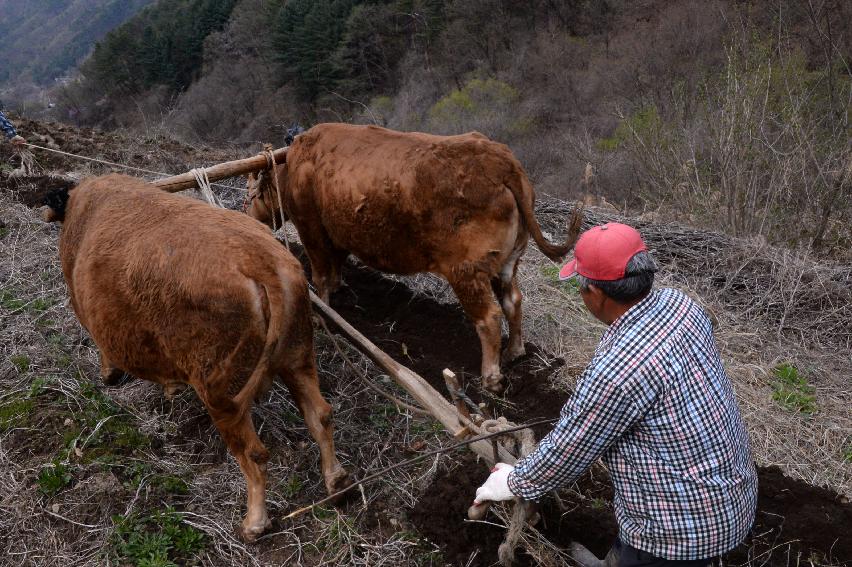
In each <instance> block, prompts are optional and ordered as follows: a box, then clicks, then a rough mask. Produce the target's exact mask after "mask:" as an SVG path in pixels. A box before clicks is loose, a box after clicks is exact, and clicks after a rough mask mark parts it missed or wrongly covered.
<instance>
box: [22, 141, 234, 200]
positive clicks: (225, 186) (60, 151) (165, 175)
mask: <svg viewBox="0 0 852 567" xmlns="http://www.w3.org/2000/svg"><path fill="white" fill-rule="evenodd" d="M23 145H24V146H29V147H31V148H38V149H39V150H44V151H46V152H53V153H55V154H62V155H64V156H70V157H73V158H77V159H82V160H86V161H92V162H95V163H102V164H104V165H111V166H113V167H121V168H124V169H129V170H131V171H139V172H142V173H149V174H151V175H158V176H160V177H172V176H173V175H174V174H172V173H163V172H161V171H153V170H151V169H144V168H142V167H134V166H132V165H125V164H123V163H115V162H114V161H106V160H103V159H98V158H92V157H87V156H81V155H79V154H72V153H70V152H63V151H62V150H56V149H54V148H46V147H44V146H39V145H36V144H31V143H29V142H23ZM210 185H211V186H213V187H221V188H223V189H233V187H230V186H228V185H222V184H221V183H210Z"/></svg>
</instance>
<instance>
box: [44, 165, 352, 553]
mask: <svg viewBox="0 0 852 567" xmlns="http://www.w3.org/2000/svg"><path fill="white" fill-rule="evenodd" d="M47 204H48V207H49V209H48V210H47V213H46V219H47V220H51V221H62V222H63V226H62V233H61V235H60V239H59V255H60V259H61V261H62V272H63V274H64V275H65V281H66V283H67V284H68V293H69V295H70V297H71V304H72V306H73V307H74V311H75V313H76V314H77V317H78V318H79V319H80V323H82V325H83V326H84V327H85V328H86V329H87V330H88V331H89V333H90V334H91V336H92V339H94V341H95V343H96V344H97V346H98V349H99V350H100V354H101V373H102V375H103V378H104V380H105V381H107V382H110V381H111V380H114V379H115V378H116V376H117V375H121V374H122V372H123V371H126V372H129V373H132V374H134V375H136V376H138V377H140V378H144V379H146V380H151V381H154V382H159V383H161V384H163V385H164V386H169V385H173V384H176V383H185V384H189V385H191V386H192V387H193V388H194V389H195V391H196V393H197V394H198V397H199V398H200V399H201V401H202V402H204V405H205V406H206V407H207V409H208V411H209V412H210V416H211V418H212V419H213V423H214V424H215V425H216V428H217V429H218V430H219V433H220V434H221V435H222V438H223V439H224V441H225V443H226V444H227V445H228V449H230V451H231V453H232V454H233V455H234V457H236V459H237V461H238V462H239V464H240V468H241V469H242V472H243V474H244V475H245V478H246V482H247V485H248V491H247V492H248V511H247V513H246V516H245V519H244V520H243V523H242V534H243V537H244V538H245V539H247V540H249V541H251V540H253V539H255V538H256V537H257V536H258V535H259V534H260V533H262V532H263V531H264V530H265V529H266V528H267V527H268V526H269V523H270V522H269V518H268V516H267V513H266V496H265V491H266V462H267V460H268V458H269V453H268V451H267V449H266V447H264V445H263V443H262V442H261V441H260V439H259V438H258V436H257V433H256V431H255V428H254V425H253V424H252V419H251V405H252V402H253V401H254V400H255V398H257V397H258V396H259V395H261V394H262V393H263V392H265V391H266V390H268V388H269V387H270V386H271V383H272V380H273V378H274V377H276V376H280V377H281V378H282V379H283V380H284V382H285V384H286V385H287V387H288V388H289V390H290V392H291V394H292V395H293V398H294V399H295V401H296V404H297V405H298V407H299V410H300V411H301V412H302V415H303V416H304V418H305V422H306V424H307V426H308V430H309V431H310V433H311V436H312V437H313V438H314V440H316V442H317V443H318V444H319V447H320V452H321V456H322V471H323V475H324V477H325V484H326V489H327V490H328V491H329V493H332V492H335V491H337V490H338V489H340V488H343V487H344V486H346V485H348V484H349V482H350V481H349V476H348V474H347V473H346V471H345V470H344V469H343V467H342V466H341V465H340V463H339V462H338V460H337V457H336V456H335V451H334V441H333V439H332V414H331V407H330V406H329V405H328V403H327V402H326V401H325V400H324V399H323V397H322V395H321V394H320V391H319V386H318V379H317V370H316V361H315V357H314V344H313V329H312V326H311V318H310V303H309V300H308V289H307V281H306V280H305V276H304V274H303V271H302V267H301V265H300V264H299V263H298V262H297V261H296V259H295V258H293V256H292V255H290V253H289V252H287V251H286V250H284V248H282V247H281V246H280V245H279V244H278V242H277V241H276V240H275V239H274V238H273V236H272V235H271V234H270V233H269V231H268V230H267V229H266V228H265V227H263V226H262V225H260V224H259V223H257V222H255V221H253V220H251V219H249V218H247V217H246V216H245V215H242V214H239V213H236V212H233V211H227V210H224V209H216V208H213V207H210V206H209V205H206V204H204V203H202V202H200V201H195V200H193V199H189V198H187V197H182V196H178V195H170V194H168V193H163V192H162V191H160V190H159V189H156V188H155V187H153V186H151V185H150V184H148V183H145V182H144V181H140V180H138V179H135V178H133V177H127V176H122V175H108V176H104V177H100V178H93V179H88V180H85V181H83V183H81V184H80V185H79V186H78V187H76V188H75V189H72V190H71V191H70V192H69V191H68V190H67V189H60V190H56V191H54V192H53V193H51V194H49V195H48V197H47Z"/></svg>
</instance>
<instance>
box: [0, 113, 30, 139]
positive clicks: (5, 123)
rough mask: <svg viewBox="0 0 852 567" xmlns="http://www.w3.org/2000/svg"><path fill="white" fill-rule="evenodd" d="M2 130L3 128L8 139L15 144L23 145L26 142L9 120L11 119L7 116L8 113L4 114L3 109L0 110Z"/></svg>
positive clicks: (0, 127)
mask: <svg viewBox="0 0 852 567" xmlns="http://www.w3.org/2000/svg"><path fill="white" fill-rule="evenodd" d="M0 130H3V133H4V134H5V135H6V139H7V140H9V141H10V142H12V143H13V144H15V145H16V146H20V145H23V144H24V143H26V140H25V139H24V138H23V136H19V135H18V133H17V132H16V131H15V127H14V126H13V125H12V123H11V122H9V119H8V118H6V115H5V114H3V111H2V110H0Z"/></svg>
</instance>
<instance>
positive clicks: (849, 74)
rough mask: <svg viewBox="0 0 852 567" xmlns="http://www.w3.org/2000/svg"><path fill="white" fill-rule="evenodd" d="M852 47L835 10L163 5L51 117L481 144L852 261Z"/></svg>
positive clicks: (622, 0) (443, 1)
mask: <svg viewBox="0 0 852 567" xmlns="http://www.w3.org/2000/svg"><path fill="white" fill-rule="evenodd" d="M850 53H852V4H850V3H849V2H843V1H842V0H826V1H825V2H821V3H812V2H798V1H794V0H781V1H780V2H778V1H771V2H770V1H766V0H753V1H751V2H735V1H733V0H711V1H703V0H701V1H699V0H683V1H679V2H667V1H661V0H637V1H626V0H560V1H554V0H525V1H520V0H287V1H285V0H192V1H178V0H160V1H159V2H157V3H156V4H155V5H154V6H152V7H150V8H149V9H147V10H144V11H143V12H141V13H140V14H139V15H137V16H136V17H134V18H132V19H130V20H129V21H128V22H126V23H125V24H123V25H122V26H120V27H118V28H117V29H116V30H114V31H113V32H111V33H110V34H109V35H108V36H107V37H106V38H105V39H104V40H103V41H102V42H100V43H99V45H98V47H97V48H96V49H95V50H94V52H93V54H92V56H91V57H90V58H89V59H88V60H87V61H86V62H85V63H84V64H83V65H82V66H81V68H80V76H79V79H78V80H77V81H76V82H74V83H72V84H69V85H64V86H62V87H60V88H58V89H57V90H56V92H55V98H56V100H57V101H58V103H59V104H58V108H57V109H56V111H57V114H56V115H55V117H57V118H60V119H63V120H70V121H72V122H76V123H78V124H80V125H97V126H101V127H105V128H121V127H127V128H140V127H141V128H144V129H147V130H150V129H152V128H156V129H159V130H161V131H168V132H169V133H171V134H174V135H177V136H179V137H181V138H183V139H185V140H190V141H193V140H194V141H202V142H206V143H219V144H222V143H231V144H233V143H236V144H253V143H257V142H262V141H268V142H273V143H276V144H280V143H281V142H282V140H283V138H284V131H285V130H286V128H287V127H288V126H290V125H292V123H294V122H299V123H301V124H303V125H304V126H310V125H311V124H314V123H317V122H322V121H349V122H362V123H375V124H379V125H384V126H388V127H391V128H396V129H400V130H421V131H429V132H434V133H441V134H453V133H459V132H464V131H469V130H478V131H481V132H483V133H484V134H486V135H488V136H490V137H492V138H495V139H497V140H499V141H502V142H505V143H507V144H508V145H509V146H510V147H511V148H512V150H513V151H514V152H515V153H516V154H517V155H518V157H519V158H520V160H521V162H522V163H523V164H524V167H525V168H526V169H527V171H528V173H529V174H530V177H531V179H532V180H533V182H534V184H535V186H536V189H537V190H538V191H539V192H543V193H551V194H556V195H561V196H576V195H579V194H587V193H588V194H591V195H592V197H593V200H596V201H598V200H599V199H600V198H601V197H603V198H605V199H607V200H608V201H610V202H612V203H615V204H616V206H618V207H620V208H628V209H632V210H651V211H654V212H655V214H665V215H670V216H671V217H672V218H673V219H679V220H683V221H686V222H689V223H692V224H697V225H702V226H709V227H713V228H718V229H723V230H725V231H727V232H729V233H731V234H734V235H739V236H756V237H759V238H764V239H768V240H770V241H773V242H779V243H782V242H783V243H786V244H788V245H791V246H794V247H797V246H807V247H809V248H810V249H812V250H814V251H818V252H820V253H823V252H825V253H831V254H845V253H847V252H844V251H848V250H849V248H850V245H852V234H850V230H852V229H850V228H849V227H850V226H852V223H850V222H849V221H850V219H852V199H850V197H852V165H850V163H852V142H850V140H852V123H850V113H852V71H850V69H852V65H850V61H852V56H850Z"/></svg>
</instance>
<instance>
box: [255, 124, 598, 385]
mask: <svg viewBox="0 0 852 567" xmlns="http://www.w3.org/2000/svg"><path fill="white" fill-rule="evenodd" d="M275 177H276V178H277V179H276V181H277V186H278V187H279V189H280V195H276V194H275V190H274V189H273V185H274V184H273V183H272V182H271V181H272V180H271V176H270V175H267V174H264V173H261V174H259V175H257V176H255V175H254V174H252V175H249V200H250V203H249V207H248V213H249V214H250V215H251V216H253V217H254V218H256V219H258V220H260V221H262V222H264V223H266V224H268V225H270V226H273V224H274V223H276V222H279V221H280V220H282V219H284V218H288V219H290V220H292V222H293V224H294V225H295V226H296V229H297V230H298V231H299V237H300V239H301V240H302V243H303V244H304V247H305V251H306V252H307V255H308V258H309V259H310V262H311V271H312V277H313V281H314V283H315V284H316V286H317V289H318V292H319V295H320V297H321V298H322V299H323V300H325V301H328V298H329V294H330V293H331V292H333V291H334V290H335V289H336V288H337V287H338V286H339V285H340V271H341V266H342V262H343V261H344V260H345V258H346V256H347V255H348V254H349V253H352V254H354V255H355V256H357V257H358V258H359V259H360V260H361V261H362V262H363V263H364V264H366V265H368V266H370V267H372V268H375V269H378V270H382V271H386V272H391V273H395V274H413V273H417V272H432V273H435V274H438V275H441V276H443V277H444V278H445V279H446V280H447V281H448V282H449V283H450V285H451V286H452V288H453V291H454V292H455V294H456V296H457V297H458V299H459V302H460V303H461V305H462V307H463V308H464V310H465V312H466V313H467V315H468V317H470V318H471V319H472V320H473V322H474V324H475V326H476V331H477V334H478V335H479V339H480V343H481V346H482V366H481V372H482V377H483V384H484V385H485V386H486V387H487V388H489V389H492V390H495V391H499V390H500V389H502V384H501V374H500V358H501V357H500V311H501V308H502V312H503V314H504V315H505V316H506V319H507V320H508V323H509V344H508V346H507V349H506V352H505V353H504V356H503V358H504V359H505V360H512V359H515V358H517V357H518V356H520V355H522V354H524V342H523V337H522V334H521V320H522V314H521V292H520V290H519V289H518V284H517V281H516V277H515V274H516V271H517V267H518V261H519V260H520V258H521V255H522V254H523V253H524V250H525V249H526V246H527V241H528V240H529V237H530V236H532V238H533V240H535V242H536V244H537V245H538V247H539V249H540V250H541V251H542V252H543V253H544V254H545V255H546V256H548V257H549V258H551V259H552V260H558V259H560V258H562V257H563V256H564V255H565V254H567V253H568V251H569V250H570V249H571V247H572V246H573V245H574V242H575V241H576V238H577V234H578V233H579V229H580V222H581V220H582V214H581V212H580V211H577V212H576V213H575V215H574V217H573V218H572V221H571V226H570V228H569V235H568V238H567V241H566V242H565V243H564V244H562V245H558V246H557V245H554V244H551V243H550V242H548V241H547V240H546V239H545V238H544V236H542V234H541V229H540V227H539V225H538V222H537V220H536V218H535V215H534V213H533V204H534V201H535V193H534V191H533V188H532V186H531V185H530V183H529V180H528V179H527V176H526V174H525V173H524V170H523V168H522V167H521V164H520V163H519V162H518V160H517V159H516V158H515V156H514V155H512V152H511V151H510V150H509V148H508V147H506V146H505V145H503V144H499V143H496V142H493V141H491V140H489V139H488V138H486V137H485V136H483V135H481V134H478V133H475V132H474V133H470V134H464V135H461V136H433V135H429V134H421V133H415V132H410V133H403V132H395V131H393V130H387V129H384V128H378V127H375V126H353V125H348V124H320V125H318V126H315V127H313V128H311V129H310V130H308V131H307V132H305V133H304V134H302V135H300V136H299V137H298V138H296V140H295V142H294V143H293V144H292V145H291V146H290V148H289V150H288V152H287V162H286V163H285V164H281V165H278V166H277V167H276V169H275ZM279 202H280V203H281V204H282V207H283V211H281V208H282V207H279ZM495 298H496V301H495ZM498 302H499V304H498Z"/></svg>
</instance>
